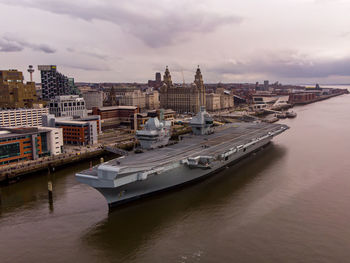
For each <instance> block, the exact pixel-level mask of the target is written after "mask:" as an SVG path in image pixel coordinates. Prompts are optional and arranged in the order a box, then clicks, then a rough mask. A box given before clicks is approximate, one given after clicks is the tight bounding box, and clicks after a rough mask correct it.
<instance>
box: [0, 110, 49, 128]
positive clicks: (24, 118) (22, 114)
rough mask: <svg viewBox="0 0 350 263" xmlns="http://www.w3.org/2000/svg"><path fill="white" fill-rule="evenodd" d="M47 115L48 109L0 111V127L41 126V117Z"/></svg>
mask: <svg viewBox="0 0 350 263" xmlns="http://www.w3.org/2000/svg"><path fill="white" fill-rule="evenodd" d="M48 113H49V108H38V109H10V110H0V127H13V128H17V127H28V126H41V125H42V115H44V114H48Z"/></svg>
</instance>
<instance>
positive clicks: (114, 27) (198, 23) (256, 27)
mask: <svg viewBox="0 0 350 263" xmlns="http://www.w3.org/2000/svg"><path fill="white" fill-rule="evenodd" d="M0 8H1V10H2V11H3V15H2V17H1V18H0V21H1V23H2V24H3V25H6V27H2V29H1V30H0V55H1V62H0V67H1V69H3V70H6V69H9V68H17V69H19V70H20V71H22V72H23V73H24V76H25V79H26V80H29V73H27V72H26V70H27V67H28V65H31V64H32V65H35V72H34V74H33V77H34V80H35V81H36V82H40V72H39V71H38V70H37V65H40V64H54V65H57V66H58V67H59V68H60V71H62V73H63V74H65V75H69V76H73V77H74V78H75V79H76V81H78V82H79V81H82V82H83V81H86V82H146V81H147V80H148V79H152V78H153V77H154V72H157V71H159V72H162V75H163V72H164V70H165V66H166V65H168V66H169V69H170V71H171V72H172V77H173V79H174V81H175V82H182V74H183V75H184V78H185V81H186V82H192V80H193V70H194V69H195V68H196V66H197V64H199V65H200V66H201V70H202V72H203V75H204V81H205V82H207V83H217V82H256V81H260V82H262V81H263V80H264V79H269V80H270V81H271V82H274V81H280V82H282V83H286V84H302V83H316V82H318V83H332V84H336V83H350V56H349V55H348V53H349V52H348V51H349V44H350V31H349V28H350V27H349V26H350V21H349V20H348V19H346V18H347V13H348V11H349V10H350V3H348V2H347V1H343V0H333V1H331V0H293V1H292V0H286V1H283V3H282V2H281V1H277V0H268V1H263V3H262V1H258V0H251V1H228V0H220V1H215V2H214V1H208V0H206V1H201V3H197V2H196V1H184V0H182V1H176V2H171V1H168V0H163V1H155V0H151V1H148V2H147V4H145V3H144V2H143V1H141V0H132V1H118V3H110V1H92V0H89V1H80V0H79V1H74V2H69V1H56V0H52V1H43V0H37V1H35V0H12V1H9V0H0ZM14 13H15V14H16V16H14V15H13V14H14ZM19 17H20V19H19Z"/></svg>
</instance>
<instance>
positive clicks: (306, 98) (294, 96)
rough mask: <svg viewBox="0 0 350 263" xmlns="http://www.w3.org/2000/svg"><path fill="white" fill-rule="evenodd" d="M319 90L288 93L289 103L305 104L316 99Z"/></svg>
mask: <svg viewBox="0 0 350 263" xmlns="http://www.w3.org/2000/svg"><path fill="white" fill-rule="evenodd" d="M319 95H320V93H319V92H308V91H305V92H295V93H291V94H290V95H289V103H290V104H292V105H294V104H307V103H310V102H313V101H316V99H317V96H319Z"/></svg>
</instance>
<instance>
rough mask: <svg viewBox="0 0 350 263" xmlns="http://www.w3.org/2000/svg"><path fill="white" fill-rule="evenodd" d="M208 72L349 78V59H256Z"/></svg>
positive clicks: (223, 66)
mask: <svg viewBox="0 0 350 263" xmlns="http://www.w3.org/2000/svg"><path fill="white" fill-rule="evenodd" d="M210 71H212V72H214V73H219V74H231V75H245V74H264V75H269V76H275V77H281V78H326V77H330V76H350V57H348V58H343V59H333V60H330V59H328V60H315V59H314V60H313V59H307V58H306V59H305V58H292V57H288V58H285V59H270V60H268V59H259V58H256V59H253V60H251V61H248V62H227V63H224V64H221V65H217V66H214V67H212V68H210Z"/></svg>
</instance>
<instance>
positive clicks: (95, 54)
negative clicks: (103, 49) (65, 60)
mask: <svg viewBox="0 0 350 263" xmlns="http://www.w3.org/2000/svg"><path fill="white" fill-rule="evenodd" d="M66 50H67V51H68V52H71V53H78V54H82V55H86V56H89V57H94V58H98V59H101V60H106V59H107V57H108V56H107V55H105V54H102V53H99V52H93V51H85V50H76V49H74V48H67V49H66Z"/></svg>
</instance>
